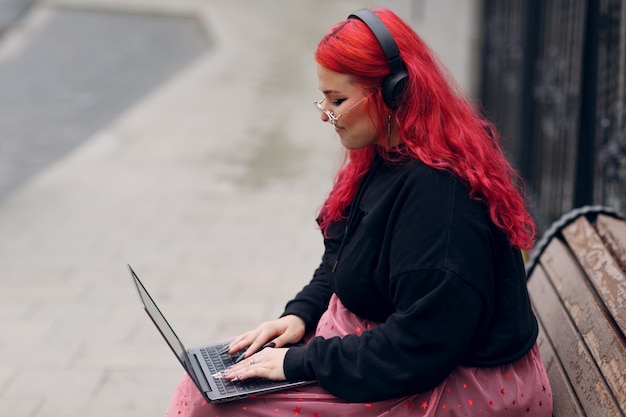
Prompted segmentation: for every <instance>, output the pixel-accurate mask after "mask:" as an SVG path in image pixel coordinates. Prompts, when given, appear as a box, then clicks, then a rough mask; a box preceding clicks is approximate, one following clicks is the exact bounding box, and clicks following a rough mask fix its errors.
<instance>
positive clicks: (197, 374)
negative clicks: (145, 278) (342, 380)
mask: <svg viewBox="0 0 626 417" xmlns="http://www.w3.org/2000/svg"><path fill="white" fill-rule="evenodd" d="M128 270H129V271H130V275H131V277H132V281H133V285H134V287H135V289H136V290H137V295H138V296H139V299H140V300H141V304H142V305H143V309H144V310H145V311H146V313H148V316H150V319H152V322H153V323H154V325H155V326H156V327H157V329H158V330H159V333H161V336H163V339H165V342H166V343H167V344H168V345H169V347H170V349H172V352H174V355H175V356H176V358H177V359H178V361H179V362H180V364H181V365H182V366H183V369H184V370H185V371H186V372H187V374H188V375H189V378H191V380H192V381H193V382H194V384H195V385H196V387H197V388H198V390H199V391H200V393H202V396H203V397H204V399H205V400H207V402H210V403H218V402H224V401H233V400H238V399H241V398H247V397H250V396H253V395H260V394H265V393H268V392H274V391H280V390H284V389H288V388H294V387H299V386H302V385H307V384H312V383H314V382H315V381H270V380H268V379H264V378H251V379H248V380H245V381H229V380H226V379H222V378H213V377H212V375H214V374H216V373H217V372H220V371H223V370H225V369H226V368H228V367H229V366H230V365H232V364H234V363H235V362H236V361H237V359H238V355H232V356H231V355H228V354H227V353H226V352H225V351H226V350H227V348H226V347H227V346H228V341H224V342H220V343H213V344H208V345H203V346H198V347H195V348H191V349H186V348H185V346H184V345H183V343H182V342H181V341H180V339H179V338H178V336H176V333H174V329H172V327H171V326H170V325H169V323H168V322H167V320H166V319H165V316H163V314H162V313H161V311H160V310H159V308H158V307H157V305H156V303H155V302H154V300H153V299H152V297H151V296H150V294H148V291H147V290H146V287H144V285H143V284H142V283H141V281H140V280H139V277H138V276H137V274H136V273H135V271H134V270H133V268H131V266H130V265H128ZM241 354H243V352H241Z"/></svg>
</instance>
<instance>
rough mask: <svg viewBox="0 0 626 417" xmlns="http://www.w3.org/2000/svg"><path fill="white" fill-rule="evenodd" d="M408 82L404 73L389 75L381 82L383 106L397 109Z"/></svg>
mask: <svg viewBox="0 0 626 417" xmlns="http://www.w3.org/2000/svg"><path fill="white" fill-rule="evenodd" d="M407 81H408V74H407V73H406V72H405V71H401V72H397V73H395V74H391V75H390V76H388V77H387V78H385V80H384V81H383V85H382V95H383V100H384V101H385V104H386V105H387V106H388V107H389V108H391V109H397V108H398V106H399V105H400V101H401V100H400V99H401V98H402V92H403V91H404V88H405V86H406V83H407Z"/></svg>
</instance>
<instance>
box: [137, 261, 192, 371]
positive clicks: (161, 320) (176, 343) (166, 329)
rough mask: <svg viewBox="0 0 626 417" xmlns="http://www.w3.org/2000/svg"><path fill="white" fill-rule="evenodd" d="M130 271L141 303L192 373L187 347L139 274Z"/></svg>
mask: <svg viewBox="0 0 626 417" xmlns="http://www.w3.org/2000/svg"><path fill="white" fill-rule="evenodd" d="M128 269H129V270H130V273H131V275H132V277H133V281H134V282H135V288H136V289H137V294H139V298H140V299H141V303H142V304H143V307H144V309H145V310H146V313H148V316H150V318H151V319H152V321H153V322H154V324H155V325H156V327H157V328H158V329H159V332H161V335H163V338H164V339H165V341H166V342H167V344H168V345H169V346H170V348H171V349H172V351H173V352H174V354H175V355H176V357H177V358H178V360H179V361H180V363H181V364H182V365H183V367H184V368H185V369H186V370H187V371H188V372H189V371H192V370H191V369H189V368H190V366H187V365H188V364H190V363H191V362H189V357H188V355H187V349H185V346H184V345H183V343H182V342H181V341H180V339H179V338H178V336H176V333H174V330H172V327H171V326H170V325H169V323H168V322H167V320H165V317H164V316H163V314H161V310H159V308H158V307H157V306H156V304H155V303H154V301H153V300H152V297H150V294H148V291H146V288H145V287H144V286H143V284H142V283H141V281H139V277H137V274H135V271H133V269H132V268H131V267H130V265H129V266H128Z"/></svg>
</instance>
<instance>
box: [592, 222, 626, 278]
mask: <svg viewBox="0 0 626 417" xmlns="http://www.w3.org/2000/svg"><path fill="white" fill-rule="evenodd" d="M595 227H596V230H597V231H598V235H599V236H600V238H601V239H602V241H603V242H604V245H605V246H606V247H607V248H608V249H609V251H610V252H611V254H612V255H613V258H614V259H615V261H616V262H617V264H618V265H619V268H620V269H621V270H622V272H624V271H626V222H625V221H624V220H621V219H616V218H615V217H611V216H607V215H605V214H601V215H599V216H598V218H597V219H596V223H595Z"/></svg>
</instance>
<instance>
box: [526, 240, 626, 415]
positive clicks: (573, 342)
mask: <svg viewBox="0 0 626 417" xmlns="http://www.w3.org/2000/svg"><path fill="white" fill-rule="evenodd" d="M529 290H530V291H531V293H532V298H533V301H534V305H535V309H536V311H537V312H538V316H540V317H541V319H542V324H543V326H544V328H545V331H546V333H547V334H549V335H550V340H551V342H552V344H553V346H554V349H555V350H556V351H557V352H559V355H558V356H559V358H560V361H561V364H562V365H563V369H564V370H565V373H566V374H567V376H568V379H569V381H571V384H572V385H573V389H574V392H575V393H576V396H577V397H578V399H579V401H580V404H581V406H582V408H583V409H584V411H585V413H586V415H589V416H623V414H622V412H621V411H620V407H619V405H618V404H617V403H616V401H615V398H614V397H613V396H612V395H611V394H610V390H609V386H608V385H607V382H606V381H605V379H604V377H603V376H602V374H601V372H600V369H599V368H598V366H597V365H596V361H595V360H594V356H593V355H592V353H591V352H590V351H589V348H588V346H587V343H588V342H587V340H585V339H584V337H585V336H586V337H587V338H588V339H589V340H590V341H591V342H592V345H594V344H595V345H594V349H596V350H598V343H595V342H594V338H595V337H596V333H597V332H596V333H594V332H587V334H586V335H585V334H583V335H581V334H580V332H579V328H578V326H579V325H580V324H581V323H582V324H584V325H586V326H587V328H589V327H590V326H593V323H594V322H595V321H596V320H601V319H604V322H605V323H607V322H608V320H607V318H606V315H605V313H604V310H603V308H601V306H600V305H599V304H598V302H597V300H596V299H595V298H594V297H593V296H592V295H591V292H590V287H589V285H588V283H587V280H586V278H585V275H584V272H583V271H582V270H581V269H580V267H579V266H578V263H577V262H576V259H575V258H574V257H573V255H572V253H571V252H570V251H569V250H568V249H567V247H566V246H565V245H564V244H563V243H562V242H561V241H559V240H558V239H553V240H552V241H551V242H550V243H549V244H548V246H547V247H546V248H545V250H544V252H543V254H542V255H541V258H540V267H539V268H535V270H534V272H533V275H532V277H531V278H530V280H529ZM555 290H556V291H555ZM577 295H581V297H582V298H580V297H577ZM564 306H565V308H564ZM599 327H602V326H599ZM583 376H584V377H583ZM555 385H557V386H558V385H560V382H559V383H557V384H555ZM554 400H555V408H560V407H561V406H562V403H563V402H567V401H571V399H567V398H565V399H564V398H557V397H556V394H555V397H554ZM555 415H559V416H561V415H568V414H561V412H559V413H556V412H555Z"/></svg>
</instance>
